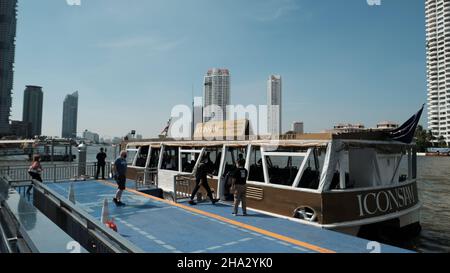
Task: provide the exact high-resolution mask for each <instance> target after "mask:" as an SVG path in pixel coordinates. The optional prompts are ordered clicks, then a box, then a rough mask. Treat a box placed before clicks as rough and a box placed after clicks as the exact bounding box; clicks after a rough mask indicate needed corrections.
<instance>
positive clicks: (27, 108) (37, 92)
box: [22, 85, 44, 137]
mask: <svg viewBox="0 0 450 273" xmlns="http://www.w3.org/2000/svg"><path fill="white" fill-rule="evenodd" d="M43 101H44V93H43V92H42V87H40V86H34V85H27V87H26V88H25V91H24V95H23V115H22V121H24V122H29V123H30V124H31V132H30V134H31V135H30V136H32V137H34V136H40V135H41V134H42V105H43Z"/></svg>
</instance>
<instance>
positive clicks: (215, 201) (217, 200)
mask: <svg viewBox="0 0 450 273" xmlns="http://www.w3.org/2000/svg"><path fill="white" fill-rule="evenodd" d="M219 201H220V199H212V200H211V202H212V204H213V205H215V204H216V203H217V202H219Z"/></svg>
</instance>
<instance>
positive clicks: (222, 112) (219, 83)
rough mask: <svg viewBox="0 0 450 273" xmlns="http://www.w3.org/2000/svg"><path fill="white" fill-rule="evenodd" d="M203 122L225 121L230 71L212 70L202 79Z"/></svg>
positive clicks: (228, 98) (228, 102) (228, 100)
mask: <svg viewBox="0 0 450 273" xmlns="http://www.w3.org/2000/svg"><path fill="white" fill-rule="evenodd" d="M203 100H204V101H203V107H204V108H203V122H208V121H222V120H226V119H227V106H228V105H229V104H230V71H229V70H228V69H219V68H213V69H210V70H209V71H208V73H207V74H206V75H205V78H204V91H203Z"/></svg>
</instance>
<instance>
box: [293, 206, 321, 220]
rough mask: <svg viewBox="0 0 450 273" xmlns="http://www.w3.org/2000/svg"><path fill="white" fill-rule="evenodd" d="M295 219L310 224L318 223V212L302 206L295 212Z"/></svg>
mask: <svg viewBox="0 0 450 273" xmlns="http://www.w3.org/2000/svg"><path fill="white" fill-rule="evenodd" d="M293 217H294V218H297V219H301V220H305V221H308V222H317V213H316V211H315V210H314V209H313V208H311V207H308V206H301V207H298V208H296V209H295V210H294V216H293Z"/></svg>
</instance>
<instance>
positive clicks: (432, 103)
mask: <svg viewBox="0 0 450 273" xmlns="http://www.w3.org/2000/svg"><path fill="white" fill-rule="evenodd" d="M425 15H426V43H427V87H428V128H429V129H430V130H431V131H432V132H433V135H434V136H435V137H436V139H438V138H439V137H441V136H442V137H444V139H445V140H446V142H447V143H450V81H449V78H450V1H447V0H426V1H425Z"/></svg>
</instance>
